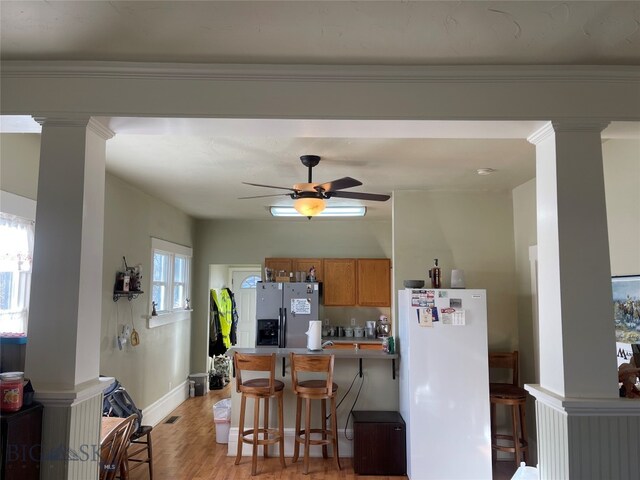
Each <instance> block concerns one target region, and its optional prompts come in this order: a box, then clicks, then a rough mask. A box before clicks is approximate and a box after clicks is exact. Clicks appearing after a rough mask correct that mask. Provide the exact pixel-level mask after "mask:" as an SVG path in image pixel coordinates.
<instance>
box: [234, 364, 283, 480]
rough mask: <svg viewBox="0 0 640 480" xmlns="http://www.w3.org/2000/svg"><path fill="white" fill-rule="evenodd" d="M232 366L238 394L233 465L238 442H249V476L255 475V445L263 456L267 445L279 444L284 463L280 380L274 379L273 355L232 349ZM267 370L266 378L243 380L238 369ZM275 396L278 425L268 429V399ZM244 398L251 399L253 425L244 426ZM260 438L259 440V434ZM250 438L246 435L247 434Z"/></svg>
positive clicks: (238, 459) (256, 456)
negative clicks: (237, 417) (240, 394)
mask: <svg viewBox="0 0 640 480" xmlns="http://www.w3.org/2000/svg"><path fill="white" fill-rule="evenodd" d="M233 365H234V367H235V371H236V391H237V392H238V393H242V397H241V401H240V402H241V403H240V424H239V428H238V454H237V455H236V465H238V464H239V463H240V460H241V459H242V445H243V443H248V444H251V445H253V452H252V457H251V462H252V463H251V475H255V474H256V468H257V466H258V445H262V449H263V453H264V457H265V458H267V457H268V456H269V452H268V446H269V445H273V444H275V443H278V444H279V447H278V448H279V450H280V464H281V465H282V468H285V467H286V464H285V462H284V423H283V402H282V393H283V391H284V383H282V382H281V381H280V380H276V379H275V375H276V354H275V353H272V354H271V355H247V354H242V353H238V352H235V354H234V355H233ZM247 371H249V372H269V376H268V377H266V378H254V379H251V380H243V379H242V372H247ZM271 397H276V398H277V400H278V428H277V429H275V428H269V399H270V398H271ZM247 398H253V428H251V429H248V430H245V429H244V415H245V408H246V405H247ZM260 399H262V400H263V401H264V418H263V428H260ZM260 433H262V434H263V437H262V438H261V439H260V438H258V437H259V434H260ZM249 435H250V436H251V438H248V436H249Z"/></svg>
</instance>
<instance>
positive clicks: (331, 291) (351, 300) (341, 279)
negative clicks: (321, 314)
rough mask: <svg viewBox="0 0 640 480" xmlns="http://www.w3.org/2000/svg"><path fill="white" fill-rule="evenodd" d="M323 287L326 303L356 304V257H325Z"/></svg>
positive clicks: (338, 304)
mask: <svg viewBox="0 0 640 480" xmlns="http://www.w3.org/2000/svg"><path fill="white" fill-rule="evenodd" d="M323 288H324V293H323V304H324V305H329V306H345V305H355V304H356V295H357V283H356V260H355V259H354V258H325V259H324V282H323Z"/></svg>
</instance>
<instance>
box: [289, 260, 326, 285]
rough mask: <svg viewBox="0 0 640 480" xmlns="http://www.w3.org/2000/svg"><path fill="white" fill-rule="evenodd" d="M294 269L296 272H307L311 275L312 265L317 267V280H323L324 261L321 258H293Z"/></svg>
mask: <svg viewBox="0 0 640 480" xmlns="http://www.w3.org/2000/svg"><path fill="white" fill-rule="evenodd" d="M291 260H292V264H293V271H294V272H306V274H307V275H309V270H310V269H311V267H315V268H316V282H323V281H324V280H323V278H324V275H323V273H324V269H323V268H322V266H323V262H322V259H321V258H292V259H291Z"/></svg>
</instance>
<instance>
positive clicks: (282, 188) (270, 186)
mask: <svg viewBox="0 0 640 480" xmlns="http://www.w3.org/2000/svg"><path fill="white" fill-rule="evenodd" d="M242 183H244V184H245V185H251V186H254V187H266V188H278V189H280V190H289V191H291V192H297V190H295V189H293V188H289V187H276V186H275V185H263V184H261V183H249V182H242Z"/></svg>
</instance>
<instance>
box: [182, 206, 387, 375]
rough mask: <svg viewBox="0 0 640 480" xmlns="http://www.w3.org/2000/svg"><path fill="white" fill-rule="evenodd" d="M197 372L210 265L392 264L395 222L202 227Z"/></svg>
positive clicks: (196, 295) (202, 359) (202, 356)
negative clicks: (285, 261)
mask: <svg viewBox="0 0 640 480" xmlns="http://www.w3.org/2000/svg"><path fill="white" fill-rule="evenodd" d="M194 252H195V253H194V255H195V256H196V257H197V260H196V264H195V265H194V286H195V288H196V289H195V290H194V292H193V300H194V303H193V306H194V312H193V317H192V318H193V319H194V320H193V322H192V328H193V342H192V345H191V368H192V369H193V370H194V371H196V370H197V371H203V369H204V368H205V366H206V359H207V348H208V343H207V342H208V340H207V339H208V337H207V335H208V334H207V322H208V308H209V307H208V297H207V287H208V282H209V265H215V264H219V265H223V264H238V265H241V264H263V263H264V259H265V258H266V257H321V258H330V257H353V258H364V257H385V258H391V222H389V221H370V220H367V219H356V220H354V219H335V220H331V219H325V218H314V219H313V220H306V219H290V218H288V219H284V220H278V219H269V220H254V221H247V220H242V221H240V220H218V221H217V220H199V221H197V222H196V237H195V245H194Z"/></svg>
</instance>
